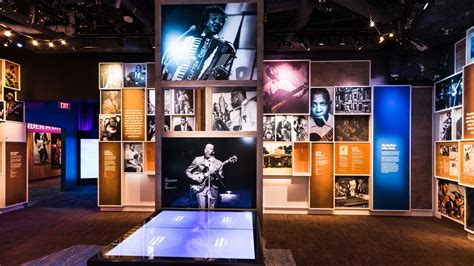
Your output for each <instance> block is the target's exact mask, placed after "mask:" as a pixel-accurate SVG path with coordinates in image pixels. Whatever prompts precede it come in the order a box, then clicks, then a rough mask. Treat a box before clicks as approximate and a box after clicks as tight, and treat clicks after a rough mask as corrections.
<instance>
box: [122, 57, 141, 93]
mask: <svg viewBox="0 0 474 266" xmlns="http://www.w3.org/2000/svg"><path fill="white" fill-rule="evenodd" d="M146 66H147V65H146V64H144V63H127V64H124V65H123V71H124V73H123V77H124V80H123V84H124V87H139V88H144V87H146V81H147V77H146V76H147V69H146Z"/></svg>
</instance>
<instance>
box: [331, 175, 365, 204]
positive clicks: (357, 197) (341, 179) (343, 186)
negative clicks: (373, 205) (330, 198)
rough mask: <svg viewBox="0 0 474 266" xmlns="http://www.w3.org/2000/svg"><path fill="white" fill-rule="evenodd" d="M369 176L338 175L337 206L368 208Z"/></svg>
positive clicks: (336, 181) (335, 194)
mask: <svg viewBox="0 0 474 266" xmlns="http://www.w3.org/2000/svg"><path fill="white" fill-rule="evenodd" d="M369 180H370V178H369V177H368V176H336V178H335V192H334V196H335V203H336V208H355V209H368V208H369V200H370V194H369V192H370V181H369Z"/></svg>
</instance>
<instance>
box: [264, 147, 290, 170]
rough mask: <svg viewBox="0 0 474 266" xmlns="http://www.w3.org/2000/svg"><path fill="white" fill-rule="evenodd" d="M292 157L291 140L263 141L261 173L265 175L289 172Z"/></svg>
mask: <svg viewBox="0 0 474 266" xmlns="http://www.w3.org/2000/svg"><path fill="white" fill-rule="evenodd" d="M292 158H293V145H292V144H291V142H268V141H264V142H263V173H264V174H265V175H286V174H291V173H292V166H293V160H292Z"/></svg>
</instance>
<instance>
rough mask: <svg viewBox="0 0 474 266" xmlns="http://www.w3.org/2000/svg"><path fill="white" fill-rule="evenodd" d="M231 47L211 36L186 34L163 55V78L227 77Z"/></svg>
mask: <svg viewBox="0 0 474 266" xmlns="http://www.w3.org/2000/svg"><path fill="white" fill-rule="evenodd" d="M234 58H235V49H234V47H233V46H232V45H231V44H230V43H229V42H227V41H224V40H220V39H218V38H215V37H212V36H211V37H207V36H205V37H196V36H188V37H186V38H184V39H183V40H182V42H181V44H179V45H174V46H173V47H170V48H169V51H168V52H167V54H166V55H165V57H164V58H163V63H162V69H163V73H162V79H163V80H217V79H228V76H229V71H230V68H231V65H232V62H233V60H234Z"/></svg>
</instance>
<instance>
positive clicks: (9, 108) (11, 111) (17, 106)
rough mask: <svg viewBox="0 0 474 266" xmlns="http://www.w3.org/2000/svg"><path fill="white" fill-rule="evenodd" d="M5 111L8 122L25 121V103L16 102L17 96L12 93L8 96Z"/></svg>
mask: <svg viewBox="0 0 474 266" xmlns="http://www.w3.org/2000/svg"><path fill="white" fill-rule="evenodd" d="M5 111H6V119H7V120H12V121H23V103H22V102H18V101H15V95H14V94H13V93H11V92H8V93H7V94H6V101H5Z"/></svg>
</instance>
